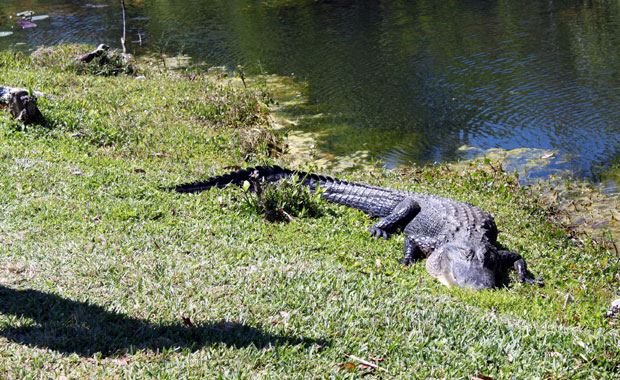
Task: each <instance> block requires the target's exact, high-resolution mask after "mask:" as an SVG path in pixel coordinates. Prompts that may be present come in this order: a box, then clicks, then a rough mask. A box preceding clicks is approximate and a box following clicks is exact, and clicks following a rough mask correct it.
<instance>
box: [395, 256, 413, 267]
mask: <svg viewBox="0 0 620 380" xmlns="http://www.w3.org/2000/svg"><path fill="white" fill-rule="evenodd" d="M398 263H399V264H400V265H405V266H408V265H411V264H413V263H415V259H414V258H413V257H403V258H402V259H400V260H398Z"/></svg>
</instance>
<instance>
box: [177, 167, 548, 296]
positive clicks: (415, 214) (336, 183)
mask: <svg viewBox="0 0 620 380" xmlns="http://www.w3.org/2000/svg"><path fill="white" fill-rule="evenodd" d="M285 178H296V179H297V180H298V181H299V182H300V183H301V184H303V185H304V186H308V187H309V188H310V189H311V190H312V191H314V192H316V191H318V189H321V190H320V192H319V193H320V196H321V198H323V199H324V200H326V201H328V202H331V203H336V204H339V205H344V206H347V207H351V208H354V209H357V210H360V211H362V212H365V213H367V214H369V215H371V216H373V217H377V218H380V219H379V220H378V221H377V222H376V223H375V224H374V225H373V226H372V227H371V228H370V233H371V235H372V236H374V237H375V239H376V238H384V239H388V238H389V237H390V235H391V234H393V233H394V232H396V231H398V230H401V231H402V232H403V233H404V234H405V243H404V249H403V252H404V257H403V259H402V260H400V263H401V264H403V265H410V264H412V263H413V262H414V261H416V260H417V259H420V258H424V257H426V270H427V271H428V273H429V274H430V275H431V276H433V277H435V278H437V279H438V280H439V281H440V282H441V283H443V284H444V285H446V286H448V287H450V286H458V287H463V288H473V289H476V290H479V289H490V288H495V287H499V286H502V285H504V284H505V283H506V273H507V270H508V269H509V268H510V267H513V268H514V269H515V270H516V273H517V276H518V279H519V281H521V282H525V283H528V284H536V285H541V286H542V285H543V281H541V280H539V279H535V278H533V277H532V276H531V274H530V273H529V271H528V270H527V267H526V264H525V260H524V259H523V257H521V255H519V254H518V253H515V252H512V251H509V250H506V249H504V248H503V247H502V246H501V245H499V244H498V243H497V234H498V229H497V226H496V225H495V220H494V219H493V217H492V216H491V214H489V213H488V212H486V211H483V210H481V209H479V208H478V207H476V206H474V205H472V204H469V203H464V202H459V201H456V200H453V199H450V198H444V197H440V196H436V195H432V194H426V193H416V192H411V191H404V190H396V189H391V188H383V187H378V186H371V185H365V184H361V183H355V182H349V181H345V180H340V179H337V178H334V177H330V176H325V175H319V174H315V173H307V172H303V171H296V170H291V169H286V168H282V167H279V166H259V167H254V168H247V169H240V170H237V171H233V172H230V173H228V174H224V175H220V176H216V177H212V178H209V179H207V180H205V181H199V182H193V183H186V184H181V185H177V186H173V187H169V188H167V189H168V190H173V191H177V192H180V193H192V192H199V191H203V190H208V189H211V188H223V187H225V186H227V185H230V184H233V185H237V186H240V187H241V186H243V184H244V183H245V184H246V186H247V184H248V183H249V184H250V188H249V190H253V189H254V188H255V187H256V181H257V179H259V180H261V181H264V182H277V181H279V180H282V179H285ZM253 183H254V184H253Z"/></svg>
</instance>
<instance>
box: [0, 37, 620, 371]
mask: <svg viewBox="0 0 620 380" xmlns="http://www.w3.org/2000/svg"><path fill="white" fill-rule="evenodd" d="M83 50H84V48H79V47H65V48H63V49H54V50H47V51H44V52H41V53H39V54H37V55H36V56H34V57H23V56H15V55H13V54H11V53H3V54H1V55H0V85H6V86H15V87H17V86H22V87H26V88H32V89H36V90H38V91H42V92H44V93H46V94H48V96H47V97H46V98H42V99H40V102H39V105H40V108H41V110H42V112H43V114H44V116H45V118H46V120H45V122H44V123H42V124H41V125H32V126H28V127H24V126H21V125H18V124H16V123H14V122H13V121H12V120H11V118H10V116H9V115H8V112H2V113H0V204H2V205H3V208H2V211H0V257H1V259H2V261H1V262H0V377H3V378H33V379H34V378H36V379H39V378H52V379H60V378H69V379H74V378H75V379H78V378H174V379H185V378H218V377H219V378H240V379H241V378H252V379H254V378H300V379H302V378H358V377H360V376H361V375H363V374H367V373H368V377H370V378H420V379H425V378H461V379H469V378H470V377H471V376H477V375H478V374H482V375H486V376H491V377H493V378H495V379H505V378H528V379H534V378H540V379H543V378H604V379H610V378H620V374H618V372H619V371H620V369H619V368H618V365H619V361H620V358H619V357H618V347H619V346H620V337H619V335H618V330H617V326H616V325H613V324H610V323H609V321H608V320H606V319H605V318H604V312H605V310H606V308H607V306H608V303H609V301H610V300H611V299H613V298H615V293H616V292H617V289H618V270H619V261H620V257H619V256H618V253H617V252H615V251H614V250H613V249H611V250H610V249H605V248H604V247H601V246H599V245H598V244H596V243H595V242H593V241H591V240H590V239H589V238H587V237H586V236H577V235H570V234H568V233H567V232H566V231H565V230H564V229H563V228H562V226H561V225H558V224H556V223H555V222H554V220H555V219H556V217H555V215H554V212H553V211H554V210H553V209H552V208H550V207H549V206H548V205H545V204H543V203H541V202H540V201H538V200H537V199H538V198H537V197H536V195H535V194H532V193H531V192H530V191H529V190H528V189H526V188H522V187H519V186H518V185H517V184H516V181H515V180H514V178H512V177H511V176H509V175H507V174H505V173H503V172H502V171H501V170H500V169H499V168H498V167H497V165H496V164H493V163H491V162H485V161H476V162H472V163H471V164H470V165H469V166H468V167H467V170H462V168H463V166H460V167H459V169H458V170H457V169H455V168H453V167H450V166H438V167H431V168H411V169H403V170H398V171H383V170H380V169H375V170H371V171H370V172H369V173H362V172H349V173H341V174H340V176H341V177H344V178H347V179H355V180H357V181H363V182H367V183H372V184H376V185H381V186H390V187H397V188H402V189H410V190H415V191H426V192H433V193H437V194H440V195H445V196H450V197H453V198H455V199H458V200H462V201H468V202H472V203H474V204H476V205H479V206H480V207H482V208H484V209H486V210H488V211H490V212H491V213H493V214H494V215H495V217H496V221H497V224H498V225H499V227H500V229H501V230H502V231H503V232H502V234H501V235H500V238H499V240H500V242H501V243H503V244H504V245H505V246H506V247H508V248H509V249H512V250H515V251H518V252H521V253H522V254H523V255H524V257H525V258H526V260H527V261H528V264H529V266H530V268H531V270H532V271H533V272H534V274H535V275H536V276H537V277H542V278H544V279H545V282H546V287H544V288H533V287H530V286H525V285H522V284H519V283H514V284H512V285H511V286H510V287H509V288H507V289H500V290H494V291H485V292H474V291H469V290H463V289H447V288H445V287H443V286H442V285H440V284H439V282H437V281H435V280H433V279H431V278H430V277H429V276H428V275H426V273H425V269H424V263H419V264H417V265H414V266H411V267H408V268H403V267H401V266H399V265H398V264H397V259H399V258H400V255H401V249H402V242H403V239H402V236H396V237H394V238H393V239H391V240H389V241H387V242H384V241H375V240H373V239H371V238H370V236H369V234H368V232H367V229H368V227H369V226H370V225H371V224H372V223H373V221H372V220H371V219H369V218H368V217H366V216H365V215H363V214H361V213H359V212H357V211H354V210H349V209H346V208H342V207H336V206H330V207H328V212H325V213H322V214H321V216H318V217H305V218H296V219H295V220H294V221H292V222H290V223H275V224H274V223H268V222H265V221H264V220H263V217H262V216H261V215H257V214H254V213H251V212H248V210H247V207H245V206H244V202H243V198H244V195H243V194H242V193H241V192H240V191H239V190H233V189H224V190H214V191H211V192H209V193H201V194H193V195H182V194H176V193H170V192H166V191H162V190H161V186H169V185H172V184H176V183H181V182H187V181H193V180H197V179H203V178H206V177H208V176H210V175H213V174H215V173H221V172H223V171H226V170H228V169H226V167H230V166H236V165H238V166H245V165H250V164H258V163H262V162H265V161H267V162H272V163H282V162H284V161H286V160H287V157H286V156H280V155H278V150H279V149H278V148H277V147H278V137H277V136H276V135H274V134H272V133H270V132H269V130H268V129H265V128H266V127H268V123H269V121H268V117H267V116H268V110H267V107H266V105H265V104H266V102H268V100H269V99H268V96H267V95H266V94H267V90H268V89H252V90H247V89H244V88H243V87H241V88H239V87H238V86H232V85H229V84H228V82H227V80H226V79H224V78H222V77H221V76H220V77H217V76H214V75H208V74H206V73H200V72H197V71H195V72H172V71H166V70H162V69H160V68H157V67H148V66H142V67H141V66H139V65H138V66H137V67H136V69H137V71H136V72H135V73H134V74H132V76H127V75H118V76H107V77H106V76H97V75H94V74H93V71H91V70H88V69H85V68H83V67H79V66H76V64H75V63H74V62H73V61H72V60H71V58H70V57H71V56H73V55H77V54H78V52H79V51H83ZM246 161H247V162H246ZM330 174H335V173H330ZM346 355H353V356H355V357H358V358H363V359H365V360H368V361H373V360H374V359H380V360H377V361H375V363H377V364H378V365H379V366H380V367H381V368H382V369H384V370H379V369H377V370H374V371H372V369H371V368H368V367H365V366H364V365H361V364H360V363H359V362H358V361H356V360H355V359H352V358H351V357H348V356H346ZM373 358H374V359H373Z"/></svg>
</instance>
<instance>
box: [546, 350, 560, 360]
mask: <svg viewBox="0 0 620 380" xmlns="http://www.w3.org/2000/svg"><path fill="white" fill-rule="evenodd" d="M547 356H555V357H558V358H560V357H562V356H563V355H562V354H561V353H559V352H556V351H550V352H547Z"/></svg>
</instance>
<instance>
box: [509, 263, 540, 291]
mask: <svg viewBox="0 0 620 380" xmlns="http://www.w3.org/2000/svg"><path fill="white" fill-rule="evenodd" d="M514 268H515V270H516V271H517V276H518V277H519V281H521V282H525V283H526V284H530V285H538V286H545V283H544V282H543V280H539V279H535V278H534V277H532V275H531V274H530V272H529V271H528V270H527V267H526V266H525V260H524V259H522V258H521V259H519V260H517V261H515V263H514Z"/></svg>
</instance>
